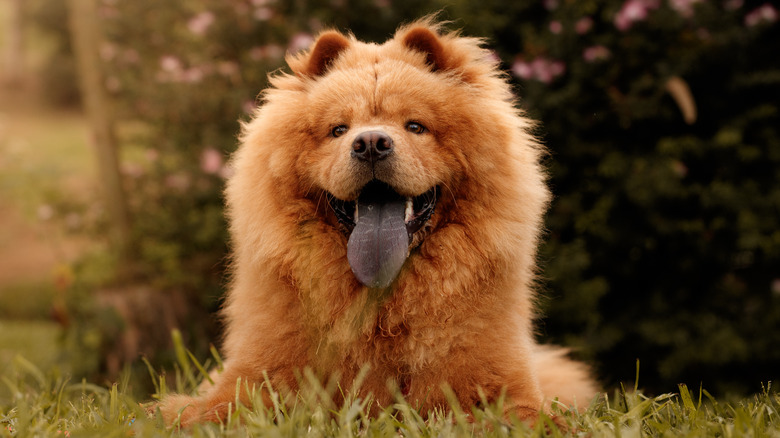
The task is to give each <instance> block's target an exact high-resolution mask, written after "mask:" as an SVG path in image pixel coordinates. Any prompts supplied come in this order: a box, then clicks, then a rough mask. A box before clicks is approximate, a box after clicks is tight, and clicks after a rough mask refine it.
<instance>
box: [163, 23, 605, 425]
mask: <svg viewBox="0 0 780 438" xmlns="http://www.w3.org/2000/svg"><path fill="white" fill-rule="evenodd" d="M287 62H288V64H289V66H290V69H291V70H292V74H285V73H280V74H276V75H274V76H273V77H271V78H270V81H271V86H270V88H269V89H267V90H266V91H265V93H264V94H263V96H264V103H263V104H262V105H261V107H260V108H259V109H258V110H257V112H256V114H255V115H254V118H253V120H252V121H250V122H249V123H247V124H245V125H244V126H243V134H242V136H241V146H240V148H239V149H238V151H237V152H236V154H235V156H234V158H233V166H234V170H235V174H234V176H233V177H231V178H230V180H229V182H228V185H227V190H226V198H227V205H228V215H229V218H230V231H231V235H232V242H233V257H234V258H233V280H232V284H231V287H230V292H229V294H228V297H227V301H226V304H225V307H224V318H225V321H226V336H225V339H224V346H223V353H224V356H225V358H226V360H225V365H224V371H223V372H222V373H221V374H220V375H218V376H217V377H216V381H215V382H214V384H213V385H211V386H209V387H207V388H202V393H201V394H200V395H198V396H196V397H189V396H184V395H173V396H169V397H167V398H165V399H163V400H162V402H161V404H160V407H161V411H162V413H163V416H164V417H165V419H166V420H167V421H168V422H173V421H175V420H176V419H177V418H178V419H179V420H180V421H181V423H182V424H185V425H186V424H189V423H192V422H198V421H209V420H211V421H215V420H219V419H221V418H224V416H225V415H226V413H227V411H228V409H229V407H228V406H229V403H230V402H234V401H235V397H236V380H237V379H238V378H241V381H242V382H250V383H254V384H257V386H258V387H259V386H260V383H262V382H263V381H264V374H265V375H267V378H268V381H269V382H270V383H271V384H272V386H273V387H274V388H275V389H280V390H282V391H295V390H296V389H298V388H300V386H299V382H300V380H299V378H297V377H296V376H300V371H301V370H302V369H305V368H308V369H310V370H312V371H313V372H314V374H315V375H316V376H317V377H319V378H321V379H323V380H328V379H335V378H338V379H340V380H339V381H340V382H342V387H344V386H347V387H348V386H349V382H352V381H353V380H354V379H355V378H356V376H357V375H358V374H359V373H360V371H361V369H363V368H364V367H367V368H366V369H367V370H368V371H367V374H366V375H365V378H364V380H363V381H362V384H361V385H360V386H359V387H356V388H351V389H352V390H353V391H355V392H356V393H357V394H358V395H359V396H361V397H367V396H369V394H370V395H371V396H372V399H373V404H372V406H374V407H375V408H376V407H380V406H388V405H391V404H392V403H393V402H394V401H395V400H396V399H395V397H397V395H399V394H402V395H403V396H404V397H405V398H406V400H408V401H409V402H410V403H411V404H412V405H413V406H416V407H418V408H419V410H420V412H421V413H423V414H424V413H425V412H428V411H429V410H431V409H433V408H446V407H447V406H448V402H447V400H446V398H445V393H446V392H447V391H445V390H443V388H444V387H445V386H444V385H448V387H449V388H450V389H451V391H452V393H453V394H454V395H455V396H456V397H457V399H458V401H459V402H460V404H461V405H462V406H470V405H474V404H477V403H480V401H481V396H480V393H482V394H484V395H485V396H486V397H487V399H488V400H495V399H497V398H498V397H499V396H500V395H501V394H502V391H503V392H505V397H506V400H505V406H507V409H508V410H510V411H511V413H514V414H516V415H518V416H520V417H521V418H524V419H528V420H529V421H533V420H534V419H535V418H536V417H537V416H538V413H539V412H540V410H544V409H546V406H549V403H550V400H551V399H552V398H555V397H557V398H558V399H559V400H560V401H561V402H563V403H565V404H567V405H571V404H572V403H574V401H575V399H576V401H577V402H579V404H580V406H582V405H586V404H587V403H589V402H590V400H591V398H592V397H593V395H594V394H595V393H596V385H595V384H594V381H593V380H592V379H591V377H590V376H589V374H588V371H587V370H586V367H585V366H584V365H582V364H580V363H577V362H575V361H572V360H570V359H568V358H567V357H566V351H564V350H563V349H560V348H556V347H549V346H540V345H538V344H537V343H536V342H535V341H534V328H533V324H532V322H533V320H534V317H535V313H534V273H535V270H536V267H535V257H536V256H535V253H536V247H537V243H538V240H539V235H540V230H541V229H542V215H543V213H544V211H545V209H546V207H547V204H548V202H549V199H550V195H549V192H548V190H547V188H546V185H545V175H544V172H543V170H542V168H541V167H540V164H539V159H540V156H541V155H542V153H543V150H542V147H540V145H539V144H538V143H537V142H536V141H535V140H534V138H533V136H532V135H531V134H529V128H530V127H531V126H532V123H531V122H530V121H529V120H528V119H526V118H524V117H523V116H522V114H521V113H520V112H519V111H518V109H517V108H515V106H514V104H513V97H512V94H511V90H510V86H509V84H508V83H507V80H506V77H505V76H504V74H503V73H501V72H500V71H499V70H498V68H497V61H496V60H495V58H494V56H491V53H490V52H489V51H488V50H486V49H484V48H482V46H481V41H480V40H479V39H475V38H467V37H462V36H459V35H457V34H456V33H447V32H442V30H441V26H440V25H439V24H437V23H435V22H434V21H433V20H431V19H424V20H421V21H417V22H415V23H412V24H410V25H407V26H404V27H402V28H400V29H399V30H398V31H397V32H396V34H395V36H394V37H393V38H392V39H390V40H388V41H387V42H385V43H384V44H381V45H377V44H367V43H363V42H360V41H358V40H356V39H355V38H354V37H353V36H351V35H344V34H341V33H339V32H336V31H326V32H324V33H322V34H321V35H320V36H319V37H318V38H317V39H316V41H315V42H314V44H313V46H312V47H311V48H310V49H309V50H308V51H305V52H303V53H300V54H297V55H291V56H288V58H287ZM265 399H266V400H267V399H268V398H267V396H265ZM244 402H245V403H249V402H250V401H249V400H244Z"/></svg>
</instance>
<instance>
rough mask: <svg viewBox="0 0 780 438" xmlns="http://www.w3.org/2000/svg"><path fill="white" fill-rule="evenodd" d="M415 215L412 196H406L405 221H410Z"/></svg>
mask: <svg viewBox="0 0 780 438" xmlns="http://www.w3.org/2000/svg"><path fill="white" fill-rule="evenodd" d="M413 215H414V206H413V204H412V198H406V214H405V218H404V222H409V221H410V220H411V219H412V216H413Z"/></svg>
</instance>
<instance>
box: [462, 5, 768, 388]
mask: <svg viewBox="0 0 780 438" xmlns="http://www.w3.org/2000/svg"><path fill="white" fill-rule="evenodd" d="M462 3H463V4H462V5H459V6H457V7H455V8H453V9H454V10H453V11H452V12H453V13H454V14H457V15H458V16H462V17H470V19H469V20H467V21H466V20H464V24H465V26H464V27H465V29H466V31H467V32H468V33H476V34H483V35H488V36H492V39H493V41H495V43H496V48H497V50H498V51H499V53H500V54H501V56H502V58H503V59H506V60H508V61H509V62H508V63H507V66H508V67H509V69H510V70H511V71H512V73H513V74H514V75H515V76H516V77H517V78H518V82H519V85H520V88H519V90H520V95H521V99H522V100H521V102H522V106H523V107H525V108H527V109H528V111H529V112H530V114H531V115H533V116H534V117H535V118H538V119H540V120H541V121H542V130H541V131H540V133H541V134H542V135H543V137H544V140H545V143H546V144H547V145H548V147H549V149H550V151H551V153H552V159H551V160H550V170H551V185H552V187H553V189H554V191H555V194H556V199H555V201H554V203H553V206H552V210H551V212H550V215H549V218H548V227H549V237H548V239H547V240H548V242H547V244H546V246H545V247H544V248H543V258H544V261H545V262H546V269H545V272H544V275H545V277H546V278H547V279H548V280H549V281H548V283H547V284H546V286H547V287H548V288H549V292H548V293H547V295H548V296H549V297H550V299H549V300H548V302H547V305H546V308H547V314H548V317H549V319H548V321H549V322H548V323H547V324H546V326H545V331H546V332H547V334H548V335H549V336H550V337H551V338H553V339H555V340H558V341H559V342H563V343H565V344H569V345H575V346H581V347H583V349H584V353H585V354H586V355H589V356H591V357H594V358H596V362H597V363H609V364H615V363H620V364H624V363H630V362H631V361H632V360H634V359H635V358H640V359H641V361H642V363H643V364H644V365H645V367H644V370H645V373H644V375H643V380H644V381H645V383H646V384H648V385H649V386H650V387H652V388H654V389H656V390H663V389H662V388H663V386H664V385H668V384H670V383H672V382H688V383H690V384H692V385H698V384H699V383H700V382H702V381H703V382H704V384H705V385H708V386H711V387H714V388H716V389H717V390H718V391H721V392H722V391H727V390H731V389H737V390H742V391H745V390H754V389H755V388H754V387H752V385H753V384H754V382H755V379H757V378H759V379H760V378H764V379H770V378H773V377H776V371H777V369H778V366H780V352H778V350H777V349H776V348H772V347H771V345H777V344H778V342H780V337H779V336H780V331H778V328H780V311H778V309H780V307H779V306H778V304H780V281H779V280H778V279H779V278H780V277H778V271H777V267H778V266H780V189H779V188H778V184H777V181H778V176H779V174H778V169H780V152H778V151H780V149H778V146H780V132H779V131H778V130H779V129H780V128H779V127H780V113H779V112H778V103H777V100H776V99H774V98H773V97H770V96H775V95H777V94H778V92H779V91H780V64H778V62H777V58H776V57H773V56H771V55H770V53H775V52H777V50H780V38H778V32H780V26H778V25H777V23H776V20H777V12H776V11H775V10H774V9H773V8H772V7H771V6H769V4H763V5H762V4H761V3H751V2H745V4H743V3H742V2H730V1H726V2H702V1H668V2H662V1H647V0H628V1H625V2H614V1H613V2H608V1H578V2H566V1H561V2H558V1H546V2H538V3H537V2H516V3H515V4H514V6H512V7H507V8H503V9H502V10H500V12H499V11H498V9H497V8H492V7H485V4H484V3H481V4H480V6H479V7H476V6H475V5H473V4H471V3H467V2H462ZM770 9H771V11H774V12H768V11H770ZM630 11H633V12H630ZM627 17H628V18H627ZM757 17H764V18H757ZM517 23H521V24H519V25H518V24H517ZM541 61H544V62H541ZM671 78H676V79H675V80H678V79H680V78H682V80H683V81H684V82H686V83H687V84H688V85H689V86H690V91H691V95H692V98H693V100H694V101H695V105H696V107H697V108H698V116H697V117H696V119H695V121H694V120H687V121H688V122H689V123H686V118H685V117H686V114H685V112H686V108H685V107H686V103H685V102H676V101H675V99H674V96H673V94H672V93H670V92H669V87H671V86H672V85H670V79H671ZM602 370H603V375H604V376H605V377H606V378H607V380H609V381H614V380H619V379H623V380H625V379H626V378H627V376H621V375H619V374H616V373H613V372H610V371H607V370H605V369H604V368H602ZM746 370H750V372H749V373H746V372H745V371H746ZM628 378H630V377H628Z"/></svg>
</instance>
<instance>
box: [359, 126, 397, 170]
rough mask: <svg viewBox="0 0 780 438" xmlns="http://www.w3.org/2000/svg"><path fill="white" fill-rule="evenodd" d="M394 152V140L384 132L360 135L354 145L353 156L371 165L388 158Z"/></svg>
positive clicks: (369, 132)
mask: <svg viewBox="0 0 780 438" xmlns="http://www.w3.org/2000/svg"><path fill="white" fill-rule="evenodd" d="M392 152H393V139H392V138H391V137H390V136H389V135H387V134H385V133H384V132H382V131H366V132H362V133H360V134H359V135H358V136H357V138H355V141H354V142H353V143H352V156H353V157H354V158H357V159H358V160H361V161H368V162H370V163H371V164H374V163H376V162H377V161H379V160H383V159H385V158H387V156H388V155H390V154H391V153H392Z"/></svg>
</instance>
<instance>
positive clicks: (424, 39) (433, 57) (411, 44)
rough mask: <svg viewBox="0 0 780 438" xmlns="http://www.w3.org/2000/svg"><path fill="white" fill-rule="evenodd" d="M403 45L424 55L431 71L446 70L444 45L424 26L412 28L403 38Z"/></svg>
mask: <svg viewBox="0 0 780 438" xmlns="http://www.w3.org/2000/svg"><path fill="white" fill-rule="evenodd" d="M402 42H403V45H404V46H406V47H407V48H409V49H412V50H414V51H416V52H421V53H424V54H425V60H426V62H427V63H428V65H430V66H431V69H432V70H433V71H437V70H447V69H448V68H449V67H451V66H450V65H449V64H448V62H447V61H448V57H447V54H446V52H445V49H444V45H443V44H442V43H441V40H440V39H439V35H437V34H436V33H435V32H434V31H433V30H431V29H429V28H428V27H425V26H419V27H412V28H411V29H409V30H408V31H407V32H406V34H405V35H404V36H403V40H402Z"/></svg>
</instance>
